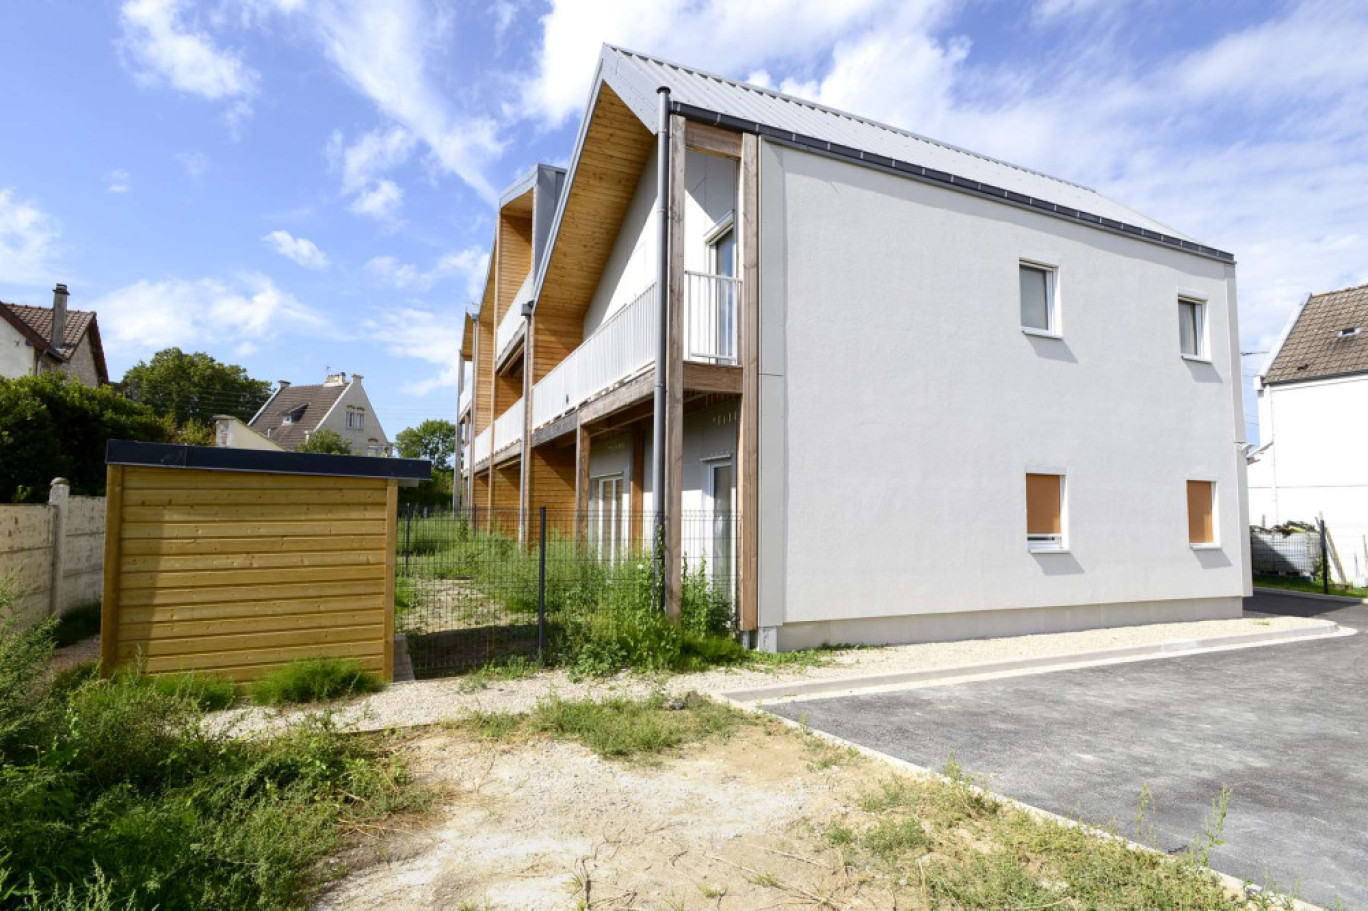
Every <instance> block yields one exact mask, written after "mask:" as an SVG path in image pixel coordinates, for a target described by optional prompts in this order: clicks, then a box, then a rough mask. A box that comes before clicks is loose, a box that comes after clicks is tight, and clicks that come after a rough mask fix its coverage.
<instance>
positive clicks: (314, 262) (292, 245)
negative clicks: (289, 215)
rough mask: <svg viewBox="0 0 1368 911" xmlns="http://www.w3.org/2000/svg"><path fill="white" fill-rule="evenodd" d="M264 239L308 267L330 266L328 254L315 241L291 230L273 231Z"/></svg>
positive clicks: (290, 258) (299, 263) (268, 244)
mask: <svg viewBox="0 0 1368 911" xmlns="http://www.w3.org/2000/svg"><path fill="white" fill-rule="evenodd" d="M262 240H264V241H266V245H267V246H269V247H270V248H271V249H272V250H274V251H276V252H277V253H279V254H280V255H281V256H283V257H285V258H286V259H288V260H290V261H292V262H294V263H297V264H298V265H301V266H303V267H304V268H306V269H326V268H328V256H327V254H326V253H324V252H323V251H322V250H320V249H318V245H317V244H315V243H314V242H313V241H311V240H308V239H306V238H303V237H295V236H293V235H292V234H290V232H289V231H272V232H271V233H270V234H267V235H266V236H265V237H263V238H262Z"/></svg>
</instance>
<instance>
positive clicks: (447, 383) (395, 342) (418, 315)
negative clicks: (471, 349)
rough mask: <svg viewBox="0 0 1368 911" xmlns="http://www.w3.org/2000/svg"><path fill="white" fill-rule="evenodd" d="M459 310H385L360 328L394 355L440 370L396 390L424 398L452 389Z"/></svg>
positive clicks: (455, 368)
mask: <svg viewBox="0 0 1368 911" xmlns="http://www.w3.org/2000/svg"><path fill="white" fill-rule="evenodd" d="M459 315H460V314H459V311H456V312H455V313H438V312H436V311H434V310H430V309H427V308H425V307H421V306H407V307H398V308H386V309H385V310H383V311H380V312H379V313H378V314H377V315H376V317H375V318H374V319H370V320H367V321H366V322H365V324H364V328H365V329H367V330H369V331H370V332H371V333H373V334H374V336H375V337H376V338H380V339H383V340H384V342H383V344H384V346H385V350H386V351H387V352H388V353H390V354H392V355H394V356H396V357H405V358H416V359H418V360H420V361H424V362H426V363H428V364H434V365H436V366H437V367H439V368H440V369H439V370H438V371H437V372H436V373H432V374H429V375H428V376H426V377H424V378H423V379H420V380H416V381H413V382H410V383H406V384H405V385H404V386H402V387H401V389H400V391H401V392H404V393H405V394H407V395H427V394H428V393H430V392H433V391H435V390H438V389H444V388H454V387H455V386H456V372H457V371H458V370H459V369H460V359H459V358H457V357H455V356H454V354H453V353H454V352H456V351H459V350H460V345H461V331H462V323H461V320H460V319H459V318H458V317H459Z"/></svg>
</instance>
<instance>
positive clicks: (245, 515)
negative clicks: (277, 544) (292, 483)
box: [123, 503, 385, 523]
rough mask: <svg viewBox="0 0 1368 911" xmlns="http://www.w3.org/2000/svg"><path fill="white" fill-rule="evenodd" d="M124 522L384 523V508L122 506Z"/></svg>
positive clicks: (325, 505)
mask: <svg viewBox="0 0 1368 911" xmlns="http://www.w3.org/2000/svg"><path fill="white" fill-rule="evenodd" d="M123 518H124V521H125V522H139V523H141V522H162V523H168V522H175V523H184V522H195V523H209V522H302V521H310V522H319V521H322V522H333V521H336V520H338V519H366V520H371V521H381V522H383V521H384V520H385V507H384V506H383V505H380V506H374V505H371V504H369V503H317V504H310V505H304V504H299V503H204V504H195V503H189V504H185V505H181V504H175V505H172V506H125V507H124V511H123Z"/></svg>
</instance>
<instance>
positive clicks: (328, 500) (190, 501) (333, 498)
mask: <svg viewBox="0 0 1368 911" xmlns="http://www.w3.org/2000/svg"><path fill="white" fill-rule="evenodd" d="M217 503H233V504H244V505H245V504H251V503H259V504H263V505H267V506H275V505H281V504H299V505H303V506H308V505H314V504H343V503H346V504H357V503H370V504H375V505H376V506H378V507H380V509H381V510H382V511H383V510H384V507H385V491H383V490H379V489H375V490H370V489H361V490H352V489H351V488H346V487H344V488H338V489H327V490H317V489H314V490H288V489H273V490H247V489H233V490H204V489H200V488H194V489H188V490H137V491H131V492H130V493H129V494H128V495H127V496H125V497H124V505H125V506H211V505H214V504H217Z"/></svg>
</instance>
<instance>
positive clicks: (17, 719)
mask: <svg viewBox="0 0 1368 911" xmlns="http://www.w3.org/2000/svg"><path fill="white" fill-rule="evenodd" d="M51 632H52V624H51V623H48V624H44V625H42V626H40V627H38V628H37V629H35V630H33V631H30V632H27V633H22V632H19V631H17V630H15V629H13V628H5V629H3V630H0V846H3V848H0V907H5V908H10V907H14V908H27V909H32V911H122V909H125V908H153V907H155V908H159V909H163V911H176V909H186V908H254V909H258V911H270V909H282V908H293V907H300V906H302V905H303V904H304V903H305V899H306V897H307V894H308V892H309V891H310V890H311V889H312V888H313V887H314V886H315V885H316V884H317V883H318V882H319V877H320V875H321V868H320V866H319V863H318V861H319V860H320V859H321V858H322V857H323V856H325V855H327V854H328V853H331V852H332V851H334V850H335V849H336V848H337V846H338V845H339V844H340V840H341V839H342V837H343V836H344V834H345V833H346V832H347V831H349V827H352V826H354V825H359V824H363V823H365V821H367V820H374V819H378V818H381V817H383V816H386V815H388V814H392V813H397V812H406V811H409V810H413V809H417V808H419V807H421V806H422V805H423V803H424V802H425V800H426V795H424V794H423V793H422V792H421V791H419V790H417V789H415V788H414V786H413V785H412V783H411V782H410V781H409V779H408V775H407V773H406V771H405V769H404V767H403V764H402V763H401V762H400V761H399V760H398V759H397V758H395V757H394V756H393V755H392V754H391V753H390V752H389V750H388V749H387V748H386V745H385V742H384V741H381V740H378V739H376V738H374V737H356V736H352V735H348V734H345V733H344V732H342V731H340V730H339V729H337V728H336V727H335V726H334V724H333V723H332V721H331V719H330V718H328V717H327V716H320V717H315V718H312V719H310V720H308V721H306V722H304V723H301V724H297V725H295V726H293V727H291V728H289V729H287V730H286V731H285V732H284V733H283V734H281V735H279V736H275V737H263V738H253V739H248V740H234V739H231V738H229V737H228V736H227V735H225V734H222V733H216V732H214V731H213V730H212V729H211V728H210V727H208V726H206V725H205V724H204V723H203V722H204V712H203V709H202V708H201V705H200V702H201V700H202V699H203V698H204V694H205V693H206V692H209V691H210V690H211V689H213V687H205V686H202V685H201V684H202V683H204V682H206V681H208V679H209V678H203V677H201V678H194V680H195V682H194V683H193V684H192V683H189V682H187V681H185V680H181V681H179V682H178V684H177V685H176V686H174V687H173V686H169V685H168V684H166V683H162V682H159V681H154V680H151V679H149V678H147V677H144V676H140V675H137V674H135V673H125V674H119V675H117V676H115V677H114V678H113V679H110V680H98V679H93V678H92V677H91V676H90V674H89V672H88V671H84V675H83V676H82V675H76V674H73V675H69V676H66V677H64V678H60V679H55V680H52V681H50V682H49V681H48V677H49V675H48V674H47V673H46V667H45V666H46V661H47V658H48V656H49V655H50V654H51V651H52V648H53V641H52V635H51ZM163 679H164V678H163Z"/></svg>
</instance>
